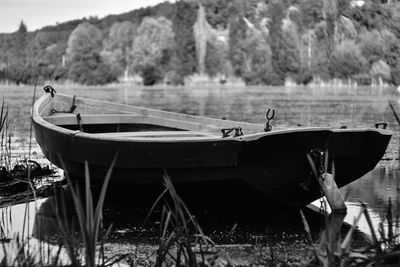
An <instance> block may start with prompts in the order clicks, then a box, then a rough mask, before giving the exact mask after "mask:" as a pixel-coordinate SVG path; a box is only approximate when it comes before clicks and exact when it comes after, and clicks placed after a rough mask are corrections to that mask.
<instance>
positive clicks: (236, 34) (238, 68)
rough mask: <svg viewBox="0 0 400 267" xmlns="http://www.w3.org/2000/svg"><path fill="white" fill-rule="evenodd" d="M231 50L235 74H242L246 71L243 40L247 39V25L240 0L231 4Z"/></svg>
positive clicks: (230, 54)
mask: <svg viewBox="0 0 400 267" xmlns="http://www.w3.org/2000/svg"><path fill="white" fill-rule="evenodd" d="M229 14H230V18H229V33H228V34H229V39H228V40H229V43H228V44H229V51H228V57H229V61H230V62H231V65H232V68H233V72H234V75H235V76H239V77H240V76H242V74H243V73H244V69H245V66H244V61H243V47H242V45H241V40H244V39H246V25H245V22H244V19H243V18H244V12H243V9H242V6H241V1H240V0H235V1H232V2H231V4H230V6H229Z"/></svg>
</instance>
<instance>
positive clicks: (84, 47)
mask: <svg viewBox="0 0 400 267" xmlns="http://www.w3.org/2000/svg"><path fill="white" fill-rule="evenodd" d="M102 42H103V36H102V33H101V31H100V30H99V29H98V28H97V27H96V26H94V25H92V24H90V23H88V22H83V23H81V24H79V25H78V27H76V28H75V30H73V31H72V32H71V34H70V36H69V38H68V47H67V59H68V61H69V62H77V61H87V60H88V58H90V57H92V56H93V55H97V54H100V52H101V48H102Z"/></svg>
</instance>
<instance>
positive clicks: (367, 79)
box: [353, 73, 372, 85]
mask: <svg viewBox="0 0 400 267" xmlns="http://www.w3.org/2000/svg"><path fill="white" fill-rule="evenodd" d="M353 80H355V81H356V82H357V84H358V85H371V83H372V79H371V76H370V75H369V74H368V73H359V74H356V75H354V76H353Z"/></svg>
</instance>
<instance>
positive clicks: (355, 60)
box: [332, 40, 367, 79]
mask: <svg viewBox="0 0 400 267" xmlns="http://www.w3.org/2000/svg"><path fill="white" fill-rule="evenodd" d="M366 64H367V61H366V59H365V58H364V56H363V55H362V53H361V49H360V47H359V46H357V45H356V44H355V42H354V41H352V40H346V41H343V42H342V43H340V44H339V45H338V46H336V47H335V50H334V53H333V57H332V70H333V74H334V76H335V77H337V78H344V79H348V78H351V77H352V76H353V75H355V74H357V73H360V72H363V71H364V70H365V66H366Z"/></svg>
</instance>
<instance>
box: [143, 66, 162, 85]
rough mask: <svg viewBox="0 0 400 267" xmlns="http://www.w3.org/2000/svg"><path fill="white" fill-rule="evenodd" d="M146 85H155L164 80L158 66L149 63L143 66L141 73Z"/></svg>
mask: <svg viewBox="0 0 400 267" xmlns="http://www.w3.org/2000/svg"><path fill="white" fill-rule="evenodd" d="M141 76H142V79H143V84H144V85H154V84H156V83H158V82H160V81H162V75H161V72H160V70H159V69H158V68H155V67H154V66H150V65H147V66H145V67H144V68H143V70H142V73H141Z"/></svg>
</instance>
